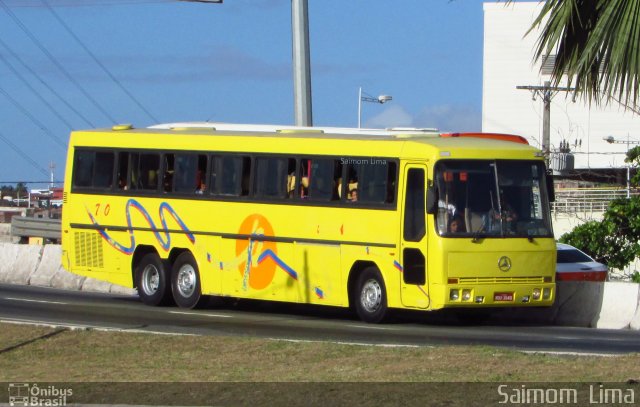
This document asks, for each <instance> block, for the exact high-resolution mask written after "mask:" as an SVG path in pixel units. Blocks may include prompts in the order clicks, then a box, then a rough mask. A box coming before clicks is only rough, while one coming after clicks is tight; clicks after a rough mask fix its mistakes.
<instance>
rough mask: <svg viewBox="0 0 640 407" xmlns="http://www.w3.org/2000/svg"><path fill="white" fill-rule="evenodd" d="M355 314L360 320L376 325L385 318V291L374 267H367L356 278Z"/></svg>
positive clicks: (380, 276)
mask: <svg viewBox="0 0 640 407" xmlns="http://www.w3.org/2000/svg"><path fill="white" fill-rule="evenodd" d="M353 299H354V303H355V308H356V312H357V313H358V316H359V317H360V319H361V320H363V321H364V322H369V323H373V324H377V323H380V322H382V321H383V320H384V319H385V317H386V316H387V290H386V288H385V285H384V280H383V279H382V274H380V271H379V270H378V269H377V268H376V267H367V268H366V269H364V270H363V271H362V273H360V276H358V282H357V284H356V290H355V292H354V296H353Z"/></svg>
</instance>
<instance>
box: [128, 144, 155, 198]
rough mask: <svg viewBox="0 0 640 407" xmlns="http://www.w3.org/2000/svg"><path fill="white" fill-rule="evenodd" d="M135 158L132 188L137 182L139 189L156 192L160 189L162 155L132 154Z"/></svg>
mask: <svg viewBox="0 0 640 407" xmlns="http://www.w3.org/2000/svg"><path fill="white" fill-rule="evenodd" d="M131 156H132V157H131V158H132V164H133V163H134V160H133V158H134V157H135V164H136V165H135V166H134V165H132V167H133V168H132V174H131V179H132V181H131V182H132V186H133V180H134V179H135V180H136V184H135V186H136V187H137V189H142V190H149V191H155V190H157V189H158V182H159V179H158V173H159V172H160V154H147V153H144V154H132V155H131Z"/></svg>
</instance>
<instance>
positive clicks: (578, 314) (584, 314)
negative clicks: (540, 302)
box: [552, 281, 606, 327]
mask: <svg viewBox="0 0 640 407" xmlns="http://www.w3.org/2000/svg"><path fill="white" fill-rule="evenodd" d="M605 286H606V283H605V282H596V281H558V282H557V283H556V290H557V297H556V301H555V303H554V305H553V308H554V309H556V313H555V315H554V319H553V321H552V322H553V324H554V325H562V326H582V327H593V326H594V322H593V321H594V320H595V319H597V318H598V315H600V312H601V309H602V296H603V293H604V291H605Z"/></svg>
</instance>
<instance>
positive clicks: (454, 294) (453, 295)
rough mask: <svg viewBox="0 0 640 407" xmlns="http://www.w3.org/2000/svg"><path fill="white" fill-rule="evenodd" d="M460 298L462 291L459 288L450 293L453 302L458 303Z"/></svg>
mask: <svg viewBox="0 0 640 407" xmlns="http://www.w3.org/2000/svg"><path fill="white" fill-rule="evenodd" d="M459 298H460V291H458V289H457V288H456V289H453V290H451V291H449V299H450V300H451V301H458V299H459Z"/></svg>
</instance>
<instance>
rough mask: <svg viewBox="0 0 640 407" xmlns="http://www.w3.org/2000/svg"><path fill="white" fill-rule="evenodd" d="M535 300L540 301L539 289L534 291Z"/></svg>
mask: <svg viewBox="0 0 640 407" xmlns="http://www.w3.org/2000/svg"><path fill="white" fill-rule="evenodd" d="M533 299H534V300H539V299H540V289H539V288H534V289H533Z"/></svg>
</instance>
